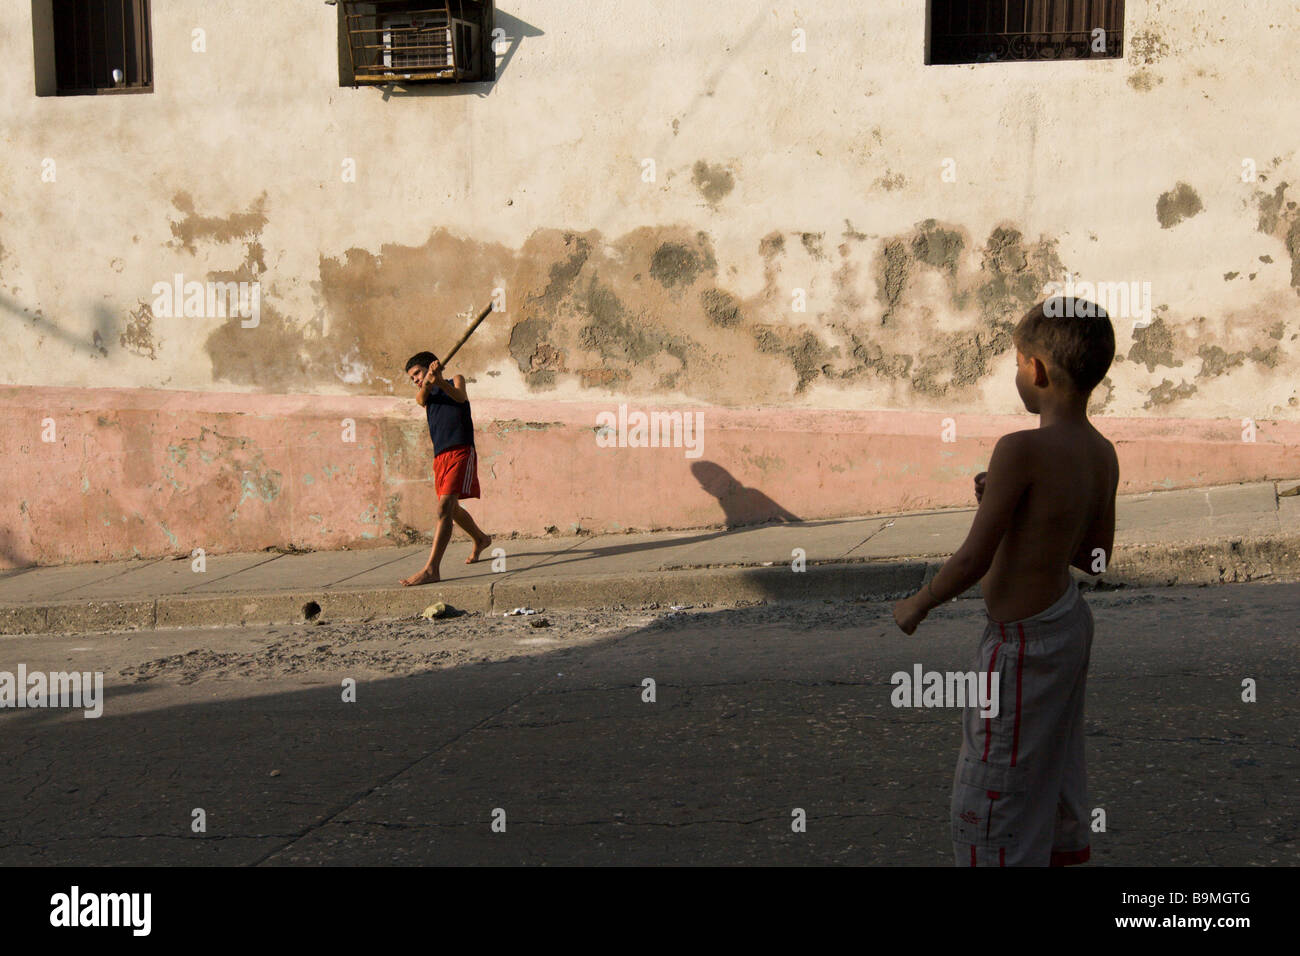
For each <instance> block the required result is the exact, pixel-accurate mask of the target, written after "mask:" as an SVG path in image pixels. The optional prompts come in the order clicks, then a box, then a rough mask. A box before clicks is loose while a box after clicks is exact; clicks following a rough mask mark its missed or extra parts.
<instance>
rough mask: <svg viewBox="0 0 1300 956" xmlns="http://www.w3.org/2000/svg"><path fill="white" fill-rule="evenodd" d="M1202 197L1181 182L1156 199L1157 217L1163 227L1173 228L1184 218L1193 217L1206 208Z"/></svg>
mask: <svg viewBox="0 0 1300 956" xmlns="http://www.w3.org/2000/svg"><path fill="white" fill-rule="evenodd" d="M1204 208H1205V206H1204V205H1203V204H1202V203H1201V197H1200V196H1198V195H1197V194H1196V190H1195V189H1193V188H1192V187H1191V186H1189V185H1187V183H1179V184H1178V185H1177V186H1175V187H1174V188H1173V189H1171V190H1170V191H1169V192H1167V193H1162V194H1161V196H1160V198H1159V199H1157V200H1156V219H1158V220H1159V222H1160V228H1161V229H1172V228H1173V227H1174V226H1176V225H1178V224H1179V223H1180V222H1182V221H1183V220H1184V219H1191V218H1192V217H1193V216H1195V215H1196V214H1197V213H1199V212H1201V211H1202V210H1204Z"/></svg>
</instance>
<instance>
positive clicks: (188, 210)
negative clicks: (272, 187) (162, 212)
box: [171, 192, 267, 253]
mask: <svg viewBox="0 0 1300 956" xmlns="http://www.w3.org/2000/svg"><path fill="white" fill-rule="evenodd" d="M172 205H173V206H175V207H176V208H177V209H178V210H179V211H180V212H183V213H184V214H185V217H184V218H183V219H181V220H179V221H176V222H173V223H172V224H171V231H172V237H173V242H172V245H174V246H179V247H180V248H182V249H184V250H185V251H186V252H189V253H194V252H196V251H197V246H196V243H197V242H198V240H200V239H208V240H211V241H213V242H233V241H234V240H236V239H245V238H248V237H250V236H255V235H258V234H260V233H261V231H262V230H263V229H264V228H265V227H266V222H267V219H266V193H265V192H264V193H262V195H261V196H259V197H258V198H257V199H256V200H255V201H254V202H253V205H252V206H251V207H250V208H249V210H248V211H247V212H235V213H231V214H230V215H228V216H225V217H221V216H201V215H199V214H198V213H197V212H195V209H194V199H193V197H191V196H190V194H189V193H187V192H178V193H177V194H176V195H175V196H173V197H172Z"/></svg>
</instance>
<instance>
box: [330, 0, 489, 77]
mask: <svg viewBox="0 0 1300 956" xmlns="http://www.w3.org/2000/svg"><path fill="white" fill-rule="evenodd" d="M338 10H339V50H340V58H339V82H340V83H341V84H342V85H345V86H360V85H362V84H389V83H402V84H406V83H422V82H428V81H439V80H442V81H446V80H451V81H460V82H477V81H483V80H492V79H494V78H495V73H496V59H495V57H494V56H493V55H492V27H493V18H494V14H495V3H494V2H493V0H338ZM344 57H346V59H344Z"/></svg>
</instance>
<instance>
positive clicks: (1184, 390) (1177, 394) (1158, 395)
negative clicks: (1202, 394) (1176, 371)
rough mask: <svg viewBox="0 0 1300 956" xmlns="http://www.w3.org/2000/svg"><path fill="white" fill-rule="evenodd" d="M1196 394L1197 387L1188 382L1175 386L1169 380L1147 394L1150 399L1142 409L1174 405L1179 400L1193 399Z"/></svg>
mask: <svg viewBox="0 0 1300 956" xmlns="http://www.w3.org/2000/svg"><path fill="white" fill-rule="evenodd" d="M1195 394H1196V386H1195V385H1190V384H1188V383H1187V382H1183V383H1182V384H1181V385H1175V384H1174V383H1173V382H1171V381H1170V380H1169V379H1164V380H1163V381H1162V382H1161V383H1160V384H1159V385H1157V386H1156V387H1155V388H1153V389H1151V390H1150V391H1149V392H1147V395H1148V396H1149V397H1148V398H1147V401H1146V404H1144V405H1143V406H1142V407H1143V408H1156V407H1157V406H1160V405H1172V404H1173V403H1174V402H1176V401H1178V400H1179V399H1183V398H1191V397H1192V396H1193V395H1195Z"/></svg>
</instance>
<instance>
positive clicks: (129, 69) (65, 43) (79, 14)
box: [32, 0, 153, 96]
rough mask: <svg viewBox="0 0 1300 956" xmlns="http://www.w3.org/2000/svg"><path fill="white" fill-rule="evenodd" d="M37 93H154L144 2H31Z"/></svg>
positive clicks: (71, 94)
mask: <svg viewBox="0 0 1300 956" xmlns="http://www.w3.org/2000/svg"><path fill="white" fill-rule="evenodd" d="M32 24H33V28H34V30H35V38H34V39H35V48H36V91H37V93H38V94H41V95H58V96H77V95H82V94H89V93H148V92H152V90H153V57H152V55H151V52H150V49H151V36H150V26H149V0H36V2H34V3H33V4H32Z"/></svg>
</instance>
